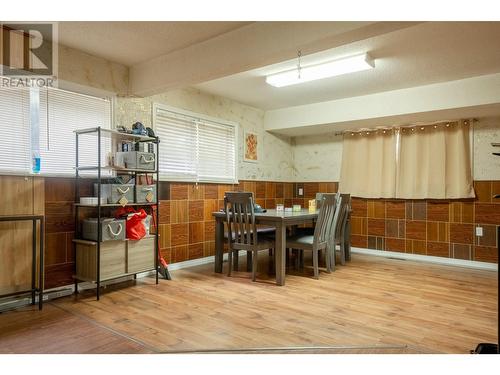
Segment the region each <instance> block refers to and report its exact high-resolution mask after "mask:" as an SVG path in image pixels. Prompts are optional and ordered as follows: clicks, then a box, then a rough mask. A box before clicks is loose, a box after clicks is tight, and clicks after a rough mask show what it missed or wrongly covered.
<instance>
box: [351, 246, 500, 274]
mask: <svg viewBox="0 0 500 375" xmlns="http://www.w3.org/2000/svg"><path fill="white" fill-rule="evenodd" d="M351 252H352V253H357V254H366V255H374V256H378V257H384V258H395V259H405V260H414V261H417V262H427V263H435V264H443V265H447V266H455V267H465V268H474V269H478V270H488V271H498V265H497V264H495V263H488V262H478V261H475V260H464V259H453V258H444V257H435V256H429V255H420V254H407V253H400V252H397V251H385V250H372V249H363V248H360V247H351Z"/></svg>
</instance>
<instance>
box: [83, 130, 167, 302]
mask: <svg viewBox="0 0 500 375" xmlns="http://www.w3.org/2000/svg"><path fill="white" fill-rule="evenodd" d="M82 135H94V136H97V165H93V166H80V165H79V137H80V136H82ZM75 136H76V139H75V140H76V147H75V150H76V151H75V177H76V180H75V204H74V206H75V238H76V239H79V237H80V226H79V209H80V208H83V207H85V208H94V209H96V208H97V242H96V249H97V259H96V267H97V270H96V275H97V277H96V280H95V282H96V299H97V300H99V297H100V292H99V290H100V287H101V275H100V273H101V272H100V268H101V267H100V262H101V243H102V238H101V236H102V232H101V229H102V223H101V218H102V209H103V208H107V207H122V206H123V205H121V204H102V203H101V185H102V171H103V170H108V171H111V172H112V173H114V174H116V175H120V174H133V175H134V178H135V184H136V185H137V176H138V175H141V174H153V175H156V181H155V185H156V197H155V198H156V200H155V203H127V204H125V206H150V207H153V208H154V207H156V212H154V209H153V214H154V215H155V216H156V217H155V221H156V228H155V234H154V236H155V245H154V246H155V268H154V271H155V273H156V284H158V273H159V271H158V258H159V249H158V243H159V242H158V236H159V206H158V205H159V181H160V178H159V177H160V171H159V169H160V168H159V149H160V139H159V138H158V137H148V136H142V135H136V134H129V133H122V132H118V131H116V130H111V129H104V128H101V127H100V126H98V127H95V128H88V129H80V130H76V131H75ZM103 137H110V138H111V139H112V140H114V141H118V140H129V141H132V142H151V143H153V144H154V145H155V148H156V150H155V151H156V153H155V154H156V168H155V170H145V169H128V168H121V167H114V166H103V165H102V155H101V151H102V139H103ZM80 171H96V172H97V204H96V205H91V204H81V203H80V179H81V178H91V179H95V177H94V176H92V177H84V176H81V174H80ZM147 271H153V270H152V269H151V270H144V271H143V272H147ZM130 275H133V276H134V278H136V276H137V274H130ZM120 277H123V276H118V277H116V278H120ZM73 278H74V280H75V293H78V281H81V280H79V279H78V278H77V275H74V276H73Z"/></svg>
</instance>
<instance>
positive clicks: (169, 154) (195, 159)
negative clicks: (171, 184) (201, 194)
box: [154, 106, 236, 183]
mask: <svg viewBox="0 0 500 375" xmlns="http://www.w3.org/2000/svg"><path fill="white" fill-rule="evenodd" d="M154 123H155V132H156V135H158V136H159V137H160V158H159V166H160V177H161V178H163V179H166V180H177V181H197V182H229V183H233V182H235V181H236V147H235V145H236V126H235V125H233V124H227V123H224V122H223V121H222V120H221V122H218V121H215V120H207V119H206V118H204V117H203V116H196V115H195V114H193V115H190V114H186V113H184V112H181V111H179V112H176V111H175V110H172V109H165V108H162V107H158V106H155V109H154Z"/></svg>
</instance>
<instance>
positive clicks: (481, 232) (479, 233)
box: [476, 227, 483, 237]
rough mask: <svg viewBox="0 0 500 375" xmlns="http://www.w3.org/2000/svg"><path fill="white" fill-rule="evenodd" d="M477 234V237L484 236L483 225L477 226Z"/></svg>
mask: <svg viewBox="0 0 500 375" xmlns="http://www.w3.org/2000/svg"><path fill="white" fill-rule="evenodd" d="M476 236H477V237H482V236H483V227H476Z"/></svg>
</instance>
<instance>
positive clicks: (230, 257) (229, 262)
mask: <svg viewBox="0 0 500 375" xmlns="http://www.w3.org/2000/svg"><path fill="white" fill-rule="evenodd" d="M227 265H228V271H227V275H228V276H231V269H232V268H233V251H232V250H231V249H229V251H228V252H227Z"/></svg>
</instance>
